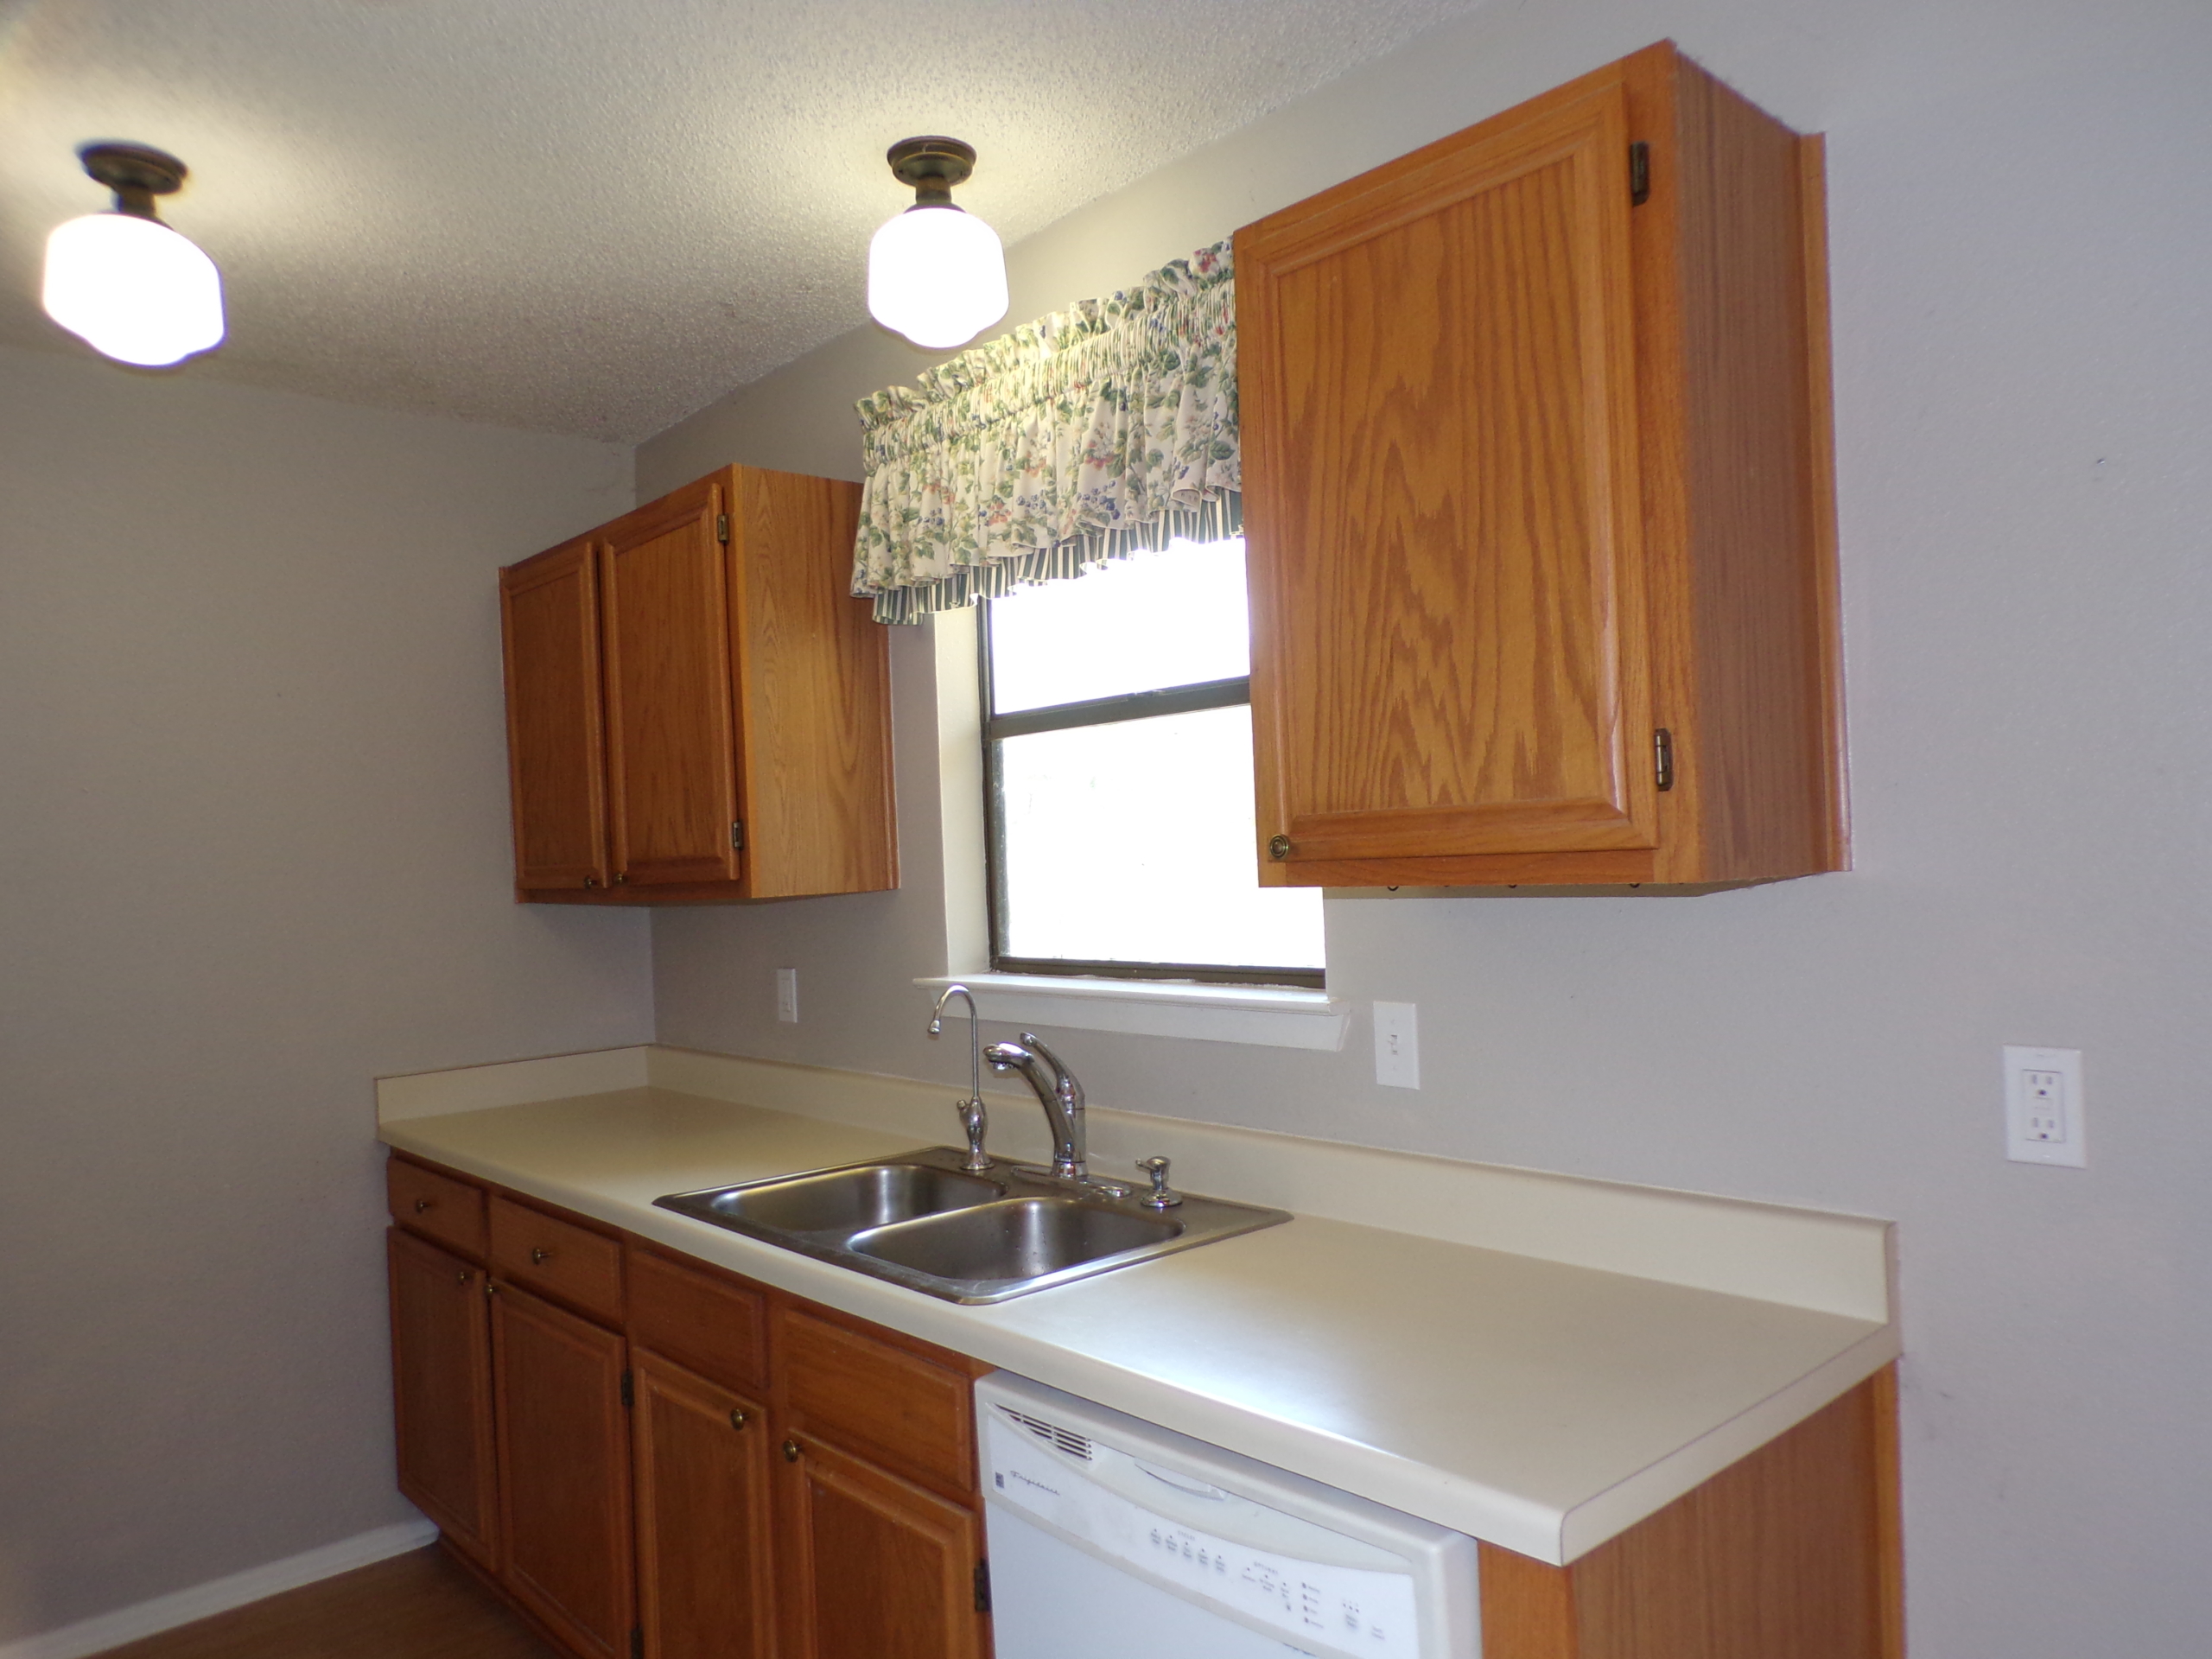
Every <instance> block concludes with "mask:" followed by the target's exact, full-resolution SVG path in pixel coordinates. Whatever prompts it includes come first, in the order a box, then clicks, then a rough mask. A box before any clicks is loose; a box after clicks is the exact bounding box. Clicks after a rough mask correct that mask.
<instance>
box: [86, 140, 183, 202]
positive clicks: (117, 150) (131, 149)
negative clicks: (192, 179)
mask: <svg viewBox="0 0 2212 1659" xmlns="http://www.w3.org/2000/svg"><path fill="white" fill-rule="evenodd" d="M77 159H78V160H79V161H80V162H83V163H84V164H85V171H86V172H87V173H89V174H91V175H92V177H93V179H94V180H96V181H98V182H99V183H101V184H104V185H105V186H106V187H107V188H109V189H111V190H112V191H114V192H115V207H116V211H117V212H118V213H135V214H136V215H137V216H138V217H139V218H140V219H152V218H153V217H154V216H155V215H154V198H155V197H156V196H166V195H168V194H172V193H173V192H175V191H177V190H181V189H182V188H184V178H185V170H186V169H185V165H184V163H183V162H180V161H179V160H177V158H176V157H175V156H172V155H170V154H169V153H168V151H167V150H165V149H154V148H152V147H151V146H150V145H147V144H86V146H85V147H84V148H83V149H79V151H78V152H77Z"/></svg>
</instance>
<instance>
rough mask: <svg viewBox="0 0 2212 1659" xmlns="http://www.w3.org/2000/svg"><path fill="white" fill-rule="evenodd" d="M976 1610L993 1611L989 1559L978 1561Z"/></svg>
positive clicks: (982, 1611) (980, 1611)
mask: <svg viewBox="0 0 2212 1659" xmlns="http://www.w3.org/2000/svg"><path fill="white" fill-rule="evenodd" d="M976 1611H977V1612H979V1613H988V1612H989V1611H991V1564H990V1563H989V1562H988V1561H978V1562H976Z"/></svg>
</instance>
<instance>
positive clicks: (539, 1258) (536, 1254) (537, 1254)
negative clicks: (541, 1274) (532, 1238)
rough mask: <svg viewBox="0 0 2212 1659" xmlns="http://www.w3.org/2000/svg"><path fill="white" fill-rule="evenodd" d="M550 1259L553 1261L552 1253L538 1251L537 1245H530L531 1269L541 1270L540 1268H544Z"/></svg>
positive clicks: (543, 1250)
mask: <svg viewBox="0 0 2212 1659" xmlns="http://www.w3.org/2000/svg"><path fill="white" fill-rule="evenodd" d="M552 1259H553V1252H552V1251H550V1250H547V1249H539V1248H538V1247H537V1245H535V1244H533V1245H531V1249H530V1265H531V1267H533V1268H542V1267H543V1266H544V1265H545V1264H546V1263H547V1262H550V1261H551V1260H552Z"/></svg>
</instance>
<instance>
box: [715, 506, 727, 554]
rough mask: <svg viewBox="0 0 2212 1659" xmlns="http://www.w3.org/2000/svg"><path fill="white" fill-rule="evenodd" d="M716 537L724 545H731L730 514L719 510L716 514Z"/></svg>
mask: <svg viewBox="0 0 2212 1659" xmlns="http://www.w3.org/2000/svg"><path fill="white" fill-rule="evenodd" d="M715 540H716V541H718V542H720V543H721V544H722V545H723V546H724V547H728V545H729V514H728V513H726V512H718V513H716V514H715Z"/></svg>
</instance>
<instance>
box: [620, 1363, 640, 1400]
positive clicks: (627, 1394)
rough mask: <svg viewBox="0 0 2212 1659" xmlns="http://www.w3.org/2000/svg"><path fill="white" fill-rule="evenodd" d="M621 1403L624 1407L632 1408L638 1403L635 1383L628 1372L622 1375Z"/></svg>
mask: <svg viewBox="0 0 2212 1659" xmlns="http://www.w3.org/2000/svg"><path fill="white" fill-rule="evenodd" d="M622 1403H623V1404H624V1405H626V1406H634V1405H636V1404H637V1403H638V1385H637V1382H636V1380H635V1378H634V1377H633V1376H632V1374H631V1373H630V1372H628V1371H625V1372H623V1373H622Z"/></svg>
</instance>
